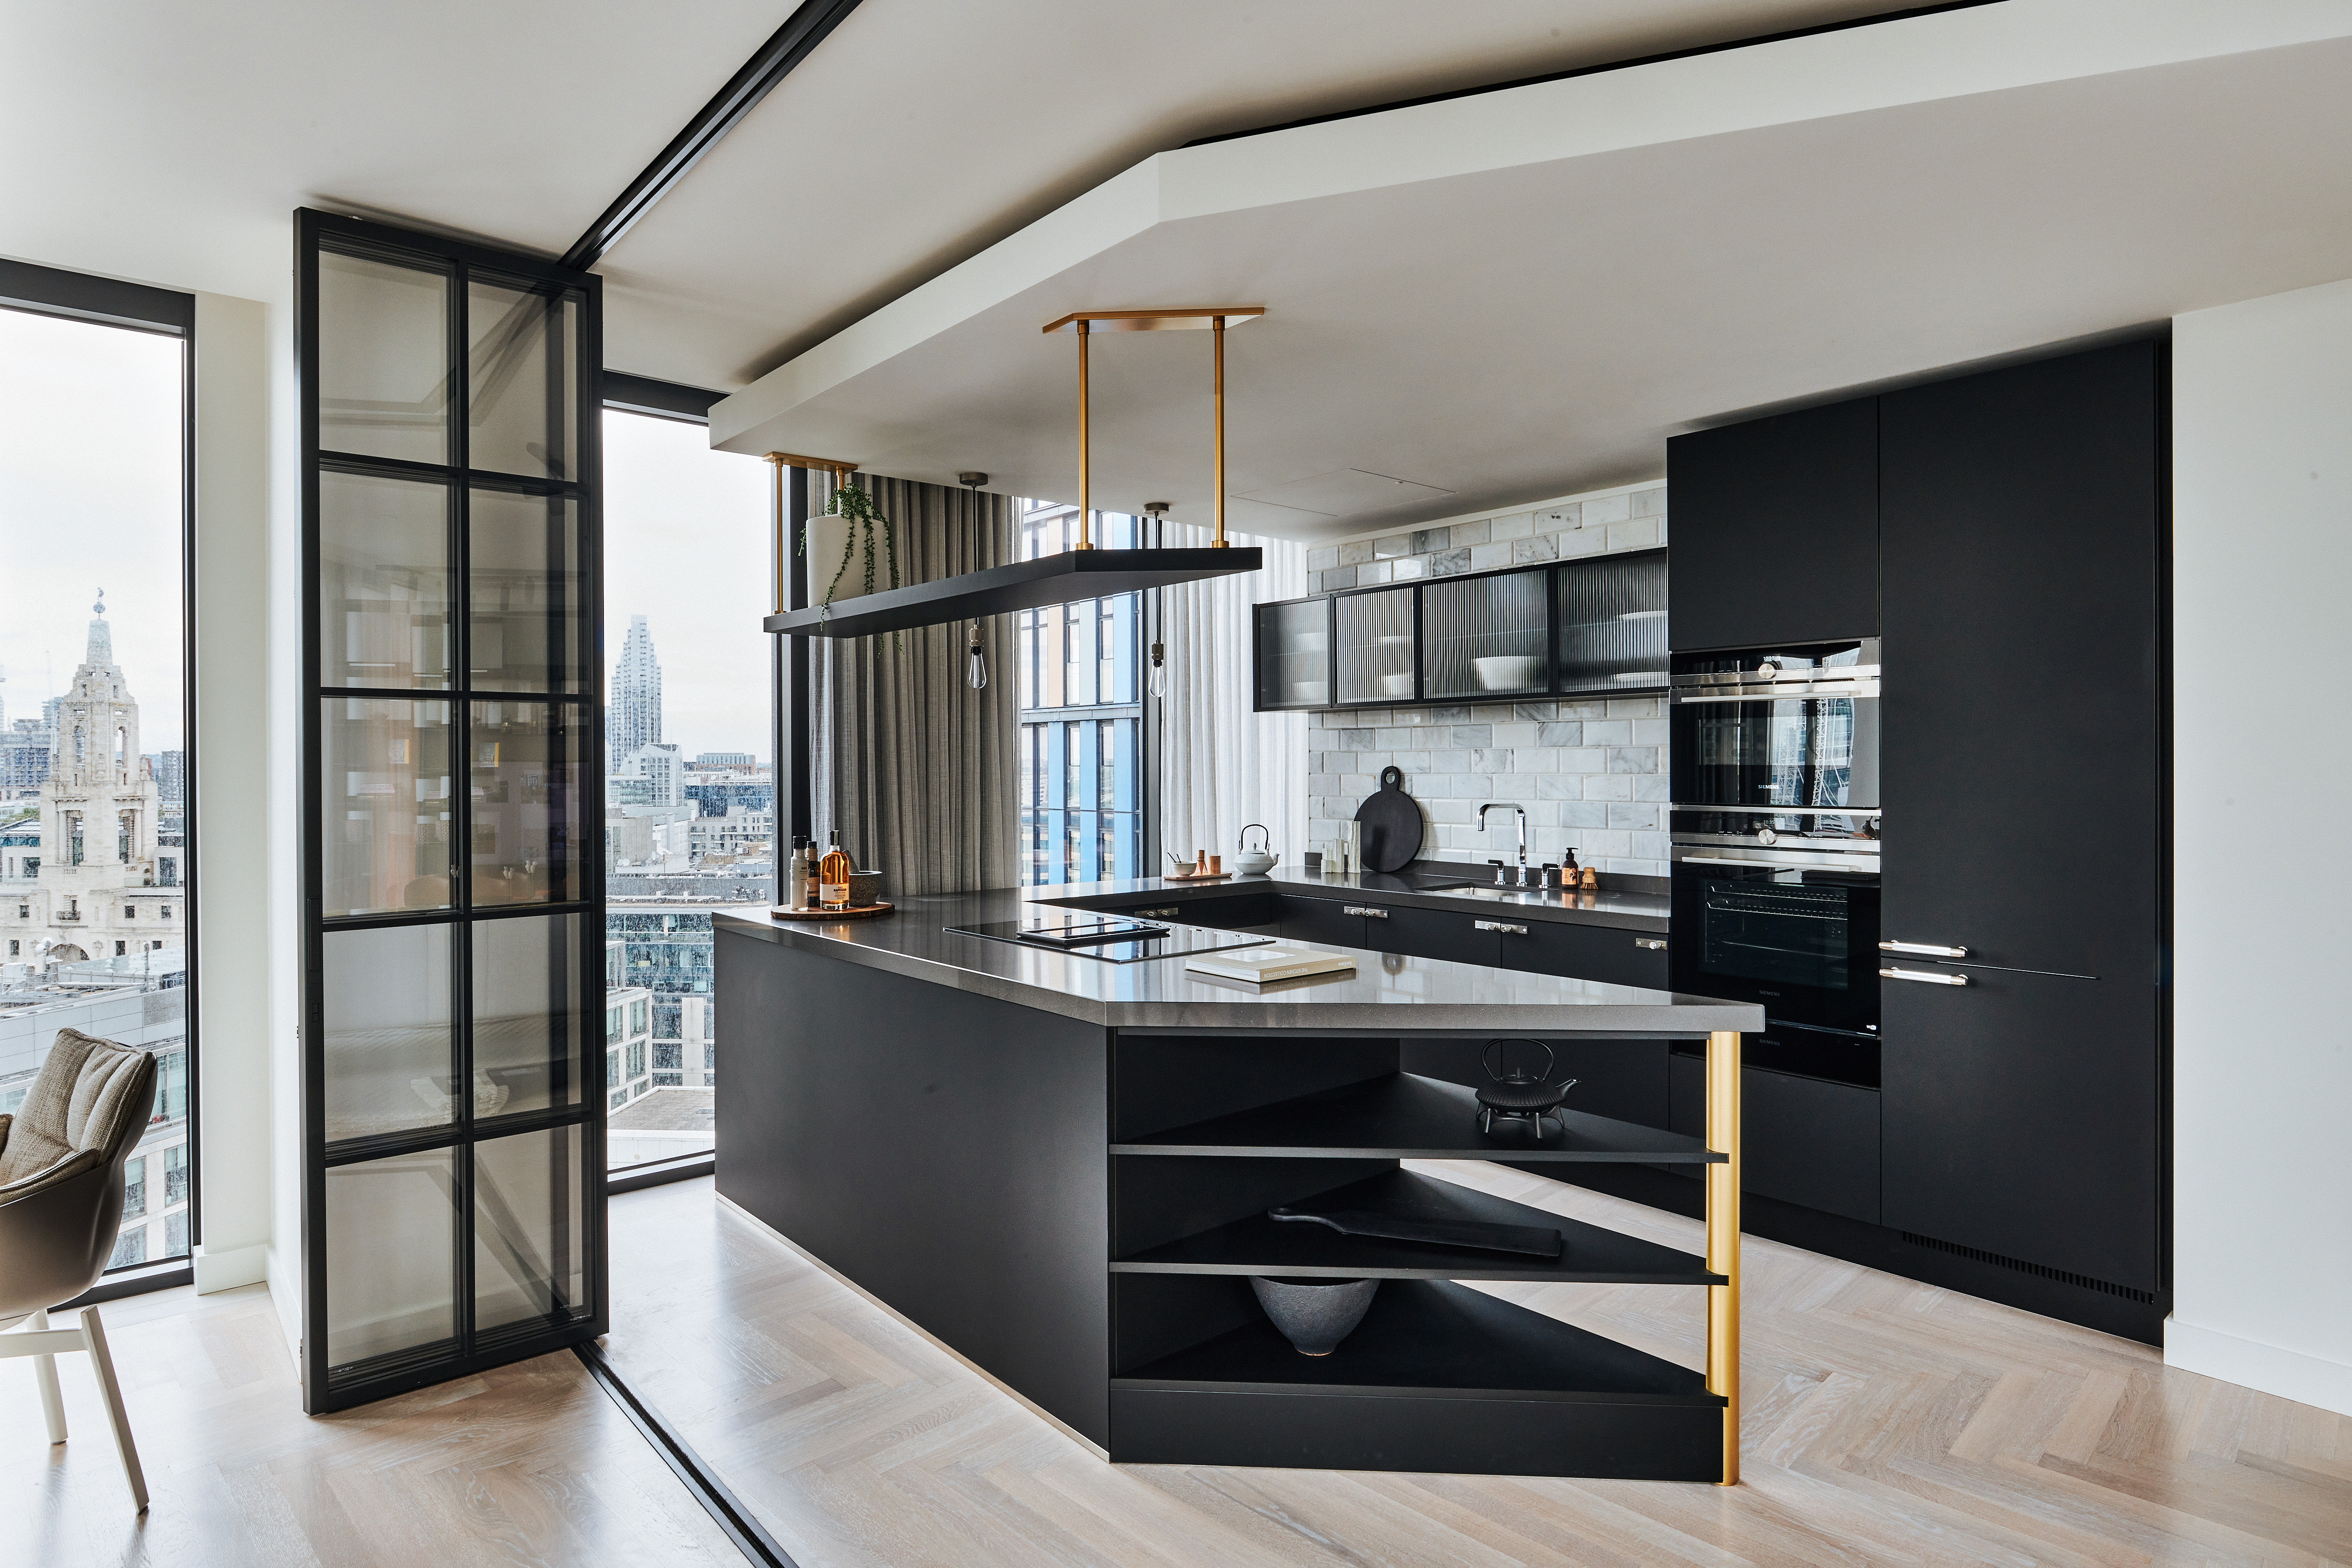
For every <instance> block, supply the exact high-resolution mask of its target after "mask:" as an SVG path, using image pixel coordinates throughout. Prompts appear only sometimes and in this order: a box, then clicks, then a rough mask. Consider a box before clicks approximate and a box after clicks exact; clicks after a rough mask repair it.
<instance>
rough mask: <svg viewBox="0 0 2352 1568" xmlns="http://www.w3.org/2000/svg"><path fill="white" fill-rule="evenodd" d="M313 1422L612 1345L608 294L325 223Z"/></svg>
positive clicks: (311, 1118)
mask: <svg viewBox="0 0 2352 1568" xmlns="http://www.w3.org/2000/svg"><path fill="white" fill-rule="evenodd" d="M296 226H297V255H296V266H297V280H298V284H297V318H296V319H297V327H296V331H297V342H296V355H297V361H298V364H299V374H300V407H301V418H302V442H303V481H304V483H303V548H304V558H305V559H304V570H305V577H306V581H305V586H304V604H303V610H304V616H305V621H306V630H307V639H306V640H307V647H306V649H305V653H304V661H303V679H304V692H305V712H304V721H305V725H306V733H305V735H304V740H303V759H304V768H303V772H304V779H303V782H304V809H303V823H302V829H303V832H302V843H303V854H304V869H303V894H304V902H305V909H304V921H303V937H304V950H303V974H304V988H303V998H302V1009H303V1012H302V1016H303V1030H302V1046H303V1051H302V1057H303V1085H302V1091H303V1159H304V1171H303V1195H304V1216H303V1228H304V1246H305V1258H304V1274H303V1279H304V1288H305V1300H304V1303H303V1320H304V1355H303V1369H302V1370H303V1393H304V1403H305V1407H306V1408H308V1409H309V1410H310V1411H311V1412H313V1413H314V1414H315V1413H320V1412H324V1411H329V1410H336V1409H341V1408H343V1407H345V1406H352V1405H356V1404H360V1403H362V1402H364V1401H367V1400H372V1399H378V1398H382V1397H383V1396H386V1395H388V1394H393V1393H396V1392H398V1391H400V1390H402V1389H404V1388H413V1387H416V1386H419V1385H425V1384H428V1383H435V1382H439V1381H441V1380H443V1379H446V1378H449V1377H454V1376H459V1375H465V1374H467V1373H469V1372H472V1371H475V1370H478V1369H479V1368H482V1367H485V1366H489V1365H493V1364H499V1363H501V1362H507V1361H513V1360H518V1359H520V1358H522V1357H525V1356H531V1355H537V1354H542V1353H544V1352H546V1351H548V1350H551V1349H554V1348H557V1347H559V1346H562V1345H566V1344H570V1343H575V1342H577V1341H579V1340H582V1339H585V1338H588V1337H591V1336H593V1335H595V1334H598V1333H603V1332H604V1324H605V1317H606V1304H605V1268H604V1094H603V1093H602V1092H600V1091H601V1080H600V1076H599V1075H598V1074H597V1073H596V1072H595V1071H594V1064H595V1063H597V1062H598V1061H600V1060H601V1057H602V1054H603V1040H602V1039H601V1037H600V1035H599V1033H598V1030H597V1025H598V1022H599V1020H601V1019H602V1018H603V1015H604V990H605V973H604V969H605V966H604V951H603V948H604V942H603V934H604V880H603V864H604V857H603V853H602V849H601V844H602V838H603V831H602V823H603V819H604V803H603V766H602V761H601V758H602V757H603V754H604V747H603V743H602V738H601V719H600V701H601V693H600V671H601V664H602V659H601V655H600V653H599V651H598V648H597V634H596V631H595V628H596V627H597V626H598V625H599V624H600V623H601V620H600V617H601V609H602V607H601V605H600V604H599V603H598V601H597V594H598V571H597V559H596V558H597V552H598V533H599V510H598V505H597V495H598V478H599V466H600V465H599V458H598V450H597V444H596V441H597V430H598V426H597V423H596V420H597V413H598V403H597V398H596V395H595V387H594V384H593V376H594V374H595V368H596V366H597V364H598V362H599V359H600V344H599V341H598V315H597V312H598V304H599V295H598V280H597V279H596V278H595V277H593V276H591V275H589V274H586V273H580V272H572V271H570V270H568V269H564V268H561V267H551V266H549V265H547V264H546V263H543V262H541V261H538V260H535V259H533V258H530V257H527V256H518V255H512V254H508V253H504V252H499V251H494V250H487V249H484V248H481V247H478V246H466V245H461V244H457V243H453V242H449V241H446V240H442V239H439V238H436V237H433V236H428V235H419V234H415V233H411V232H407V231H404V230H400V229H395V228H391V227H389V226H387V225H379V224H373V223H367V222H363V221H362V220H358V219H350V218H340V217H335V216H332V215H330V214H321V213H315V212H310V211H307V210H306V211H303V212H300V213H299V214H296Z"/></svg>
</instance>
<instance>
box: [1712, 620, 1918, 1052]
mask: <svg viewBox="0 0 2352 1568" xmlns="http://www.w3.org/2000/svg"><path fill="white" fill-rule="evenodd" d="M1671 679H1672V682H1673V686H1672V691H1671V695H1670V696H1669V699H1668V700H1669V702H1670V703H1671V705H1672V706H1671V709H1670V713H1671V720H1672V723H1671V729H1672V739H1673V743H1674V744H1673V750H1672V755H1671V764H1670V766H1671V768H1672V789H1673V804H1672V806H1671V809H1670V812H1669V818H1668V822H1667V827H1668V832H1669V836H1670V839H1671V843H1672V853H1673V856H1674V862H1673V871H1674V904H1673V913H1672V915H1671V916H1670V921H1671V925H1672V932H1671V936H1670V944H1671V945H1670V950H1669V956H1670V958H1671V961H1672V962H1671V971H1672V975H1673V984H1674V988H1675V989H1676V990H1678V991H1693V992H1697V993H1698V994H1700V995H1703V996H1713V997H1727V998H1734V999H1736V1000H1739V1001H1750V1002H1756V1003H1758V1004H1759V1005H1761V1006H1762V1007H1763V1009H1764V1011H1765V1014H1766V1016H1767V1017H1768V1018H1769V1019H1771V1020H1772V1022H1773V1023H1774V1025H1775V1026H1779V1025H1784V1024H1788V1025H1796V1026H1799V1027H1801V1028H1805V1029H1812V1030H1837V1031H1840V1032H1843V1033H1848V1034H1853V1035H1860V1036H1864V1037H1869V1036H1874V1035H1875V1034H1876V1033H1877V1031H1878V966H1879V953H1878V888H1879V883H1878V856H1879V845H1880V840H1881V831H1882V823H1883V815H1882V812H1881V810H1880V806H1879V796H1878V704H1879V684H1878V683H1879V663H1878V642H1877V639H1875V638H1853V639H1849V640H1846V641H1843V642H1832V643H1804V644H1798V645H1792V646H1781V647H1772V648H1751V649H1745V650H1740V651H1737V652H1731V653H1678V654H1675V656H1674V661H1673V665H1672V673H1671Z"/></svg>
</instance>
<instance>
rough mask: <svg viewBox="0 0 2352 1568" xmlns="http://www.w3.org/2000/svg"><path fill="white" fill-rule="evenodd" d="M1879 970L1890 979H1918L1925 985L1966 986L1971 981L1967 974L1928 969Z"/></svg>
mask: <svg viewBox="0 0 2352 1568" xmlns="http://www.w3.org/2000/svg"><path fill="white" fill-rule="evenodd" d="M1878 972H1879V973H1880V974H1881V975H1883V976H1885V977H1886V978H1887V979H1890V980H1916V981H1918V982H1919V983H1920V984H1921V985H1923V986H1965V985H1967V984H1968V983H1969V977H1967V976H1966V975H1946V974H1940V973H1937V972H1934V971H1931V970H1927V969H1881V970H1879V971H1878Z"/></svg>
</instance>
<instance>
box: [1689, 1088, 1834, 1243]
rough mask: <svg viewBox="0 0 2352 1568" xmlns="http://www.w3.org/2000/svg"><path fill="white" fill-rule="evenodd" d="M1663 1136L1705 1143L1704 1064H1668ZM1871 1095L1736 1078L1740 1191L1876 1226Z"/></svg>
mask: <svg viewBox="0 0 2352 1568" xmlns="http://www.w3.org/2000/svg"><path fill="white" fill-rule="evenodd" d="M1668 1072H1669V1074H1670V1076H1671V1078H1672V1081H1673V1089H1674V1106H1673V1109H1674V1116H1673V1125H1672V1127H1671V1128H1670V1130H1671V1131H1673V1132H1676V1133H1687V1134H1690V1135H1691V1136H1693V1137H1704V1136H1706V1063H1705V1062H1704V1061H1701V1060H1699V1059H1698V1058H1696V1057H1690V1056H1681V1055H1677V1056H1675V1058H1674V1059H1673V1060H1672V1061H1671V1062H1670V1063H1669V1066H1668ZM1878 1103H1879V1101H1878V1092H1877V1091H1876V1090H1874V1089H1856V1088H1854V1087H1853V1085H1851V1084H1846V1083H1828V1082H1822V1080H1820V1079H1818V1078H1799V1077H1797V1076H1795V1075H1794V1074H1791V1073H1787V1072H1771V1071H1766V1070H1765V1069H1763V1068H1760V1067H1746V1068H1742V1069H1741V1070H1740V1077H1739V1122H1740V1125H1739V1130H1740V1134H1741V1137H1742V1151H1741V1152H1742V1157H1743V1159H1744V1162H1745V1166H1744V1169H1743V1172H1742V1179H1741V1181H1740V1186H1741V1187H1742V1188H1743V1189H1744V1190H1746V1191H1748V1192H1752V1193H1755V1194H1757V1195H1758V1196H1759V1197H1777V1198H1779V1199H1780V1200H1781V1201H1782V1202H1784V1203H1798V1204H1802V1205H1804V1206H1805V1207H1807V1208H1818V1209H1821V1210H1822V1211H1823V1212H1824V1213H1828V1214H1842V1215H1843V1216H1844V1217H1845V1218H1848V1219H1859V1220H1862V1221H1864V1222H1865V1223H1867V1224H1871V1225H1876V1224H1877V1223H1879V1218H1878V1216H1879V1207H1878Z"/></svg>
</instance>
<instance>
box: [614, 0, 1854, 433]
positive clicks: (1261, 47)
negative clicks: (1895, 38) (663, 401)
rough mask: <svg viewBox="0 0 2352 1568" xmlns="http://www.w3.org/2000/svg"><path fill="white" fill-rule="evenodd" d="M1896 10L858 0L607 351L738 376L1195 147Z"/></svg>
mask: <svg viewBox="0 0 2352 1568" xmlns="http://www.w3.org/2000/svg"><path fill="white" fill-rule="evenodd" d="M1892 8H1894V7H1893V5H1890V4H1889V0H1476V3H1475V4H1454V5H1431V4H1429V3H1428V0H1184V4H1181V5H1165V4H1162V5H1145V4H1139V3H1137V0H1124V3H1119V4H1105V3H1104V0H987V3H985V4H975V3H974V0H864V4H862V5H859V6H858V7H857V9H856V10H855V11H853V12H851V13H850V15H849V16H848V17H847V18H846V19H845V20H844V21H843V22H842V23H841V25H840V26H838V27H837V28H835V30H834V32H833V33H832V34H831V36H829V37H827V38H826V39H825V40H824V42H823V43H822V44H820V45H818V46H817V47H816V48H815V49H814V51H812V52H811V54H810V55H809V57H808V58H807V59H806V60H804V61H803V63H802V64H801V65H800V67H799V68H797V69H795V70H794V71H793V74H792V75H791V76H789V77H787V78H785V79H784V81H783V83H782V85H781V86H779V87H778V88H777V89H776V90H775V91H774V92H772V93H771V94H770V95H769V97H768V98H767V99H765V100H764V101H763V102H762V103H761V105H760V107H759V108H757V109H755V110H752V112H751V114H750V115H749V116H748V117H747V118H746V119H745V120H744V121H743V123H742V124H741V125H740V126H738V127H737V128H736V129H735V131H733V132H732V133H731V134H730V135H729V137H728V138H727V140H726V141H722V142H721V143H719V146H718V148H717V149H716V150H715V151H713V152H711V153H710V154H709V156H708V157H707V158H705V159H704V160H703V161H702V162H701V163H700V164H698V165H697V166H696V168H695V170H694V172H693V173H692V174H691V175H690V176H688V179H687V180H686V181H685V182H684V183H682V184H681V185H680V186H679V187H678V188H677V190H675V191H673V192H672V193H670V194H669V195H668V196H667V197H666V198H664V199H663V201H662V204H660V206H658V207H657V208H656V209H655V211H654V213H653V214H652V215H651V216H650V217H648V218H647V219H646V221H645V222H644V223H642V224H640V225H638V226H637V227H636V228H635V229H633V230H632V231H630V233H629V234H628V235H625V236H624V237H623V239H622V240H621V242H620V244H619V245H618V246H615V247H614V250H613V251H612V252H611V254H610V255H609V256H607V257H606V259H605V262H604V265H603V266H602V267H599V268H598V270H599V271H601V272H602V273H603V274H604V277H605V280H606V282H605V301H606V305H605V329H604V332H605V361H606V363H608V364H610V365H612V366H613V367H614V368H615V369H618V370H628V371H636V372H638V373H639V374H644V375H654V376H661V377H664V378H666V379H668V380H672V381H680V382H687V383H688V384H691V385H696V386H707V387H712V388H717V389H719V390H722V391H730V392H731V391H733V390H734V389H736V388H738V387H740V386H742V385H744V384H745V383H746V382H749V381H751V379H752V378H754V377H755V376H757V375H759V374H761V372H763V371H767V370H769V369H770V368H772V367H773V366H775V365H778V364H781V363H782V362H783V361H785V360H787V359H789V358H791V357H792V356H793V355H794V354H796V353H798V352H800V351H801V350H803V349H805V348H807V347H808V346H809V345H810V344H812V343H814V342H815V341H817V340H820V339H822V338H823V337H824V336H825V335H826V334H828V333H830V332H832V331H834V330H835V329H838V328H840V327H842V326H845V325H846V324H847V323H849V322H850V321H852V320H855V319H857V318H858V317H860V316H863V315H865V314H866V312H868V311H870V310H872V309H874V308H876V307H877V306H879V305H882V304H884V303H886V302H887V301H888V300H890V299H893V298H897V297H898V296H899V295H900V294H903V293H904V292H906V291H907V290H908V288H911V287H914V286H915V285H917V284H919V283H921V282H923V281H925V280H926V279H928V278H930V277H935V276H937V275H938V274H939V273H940V272H943V271H945V270H946V269H947V268H949V267H952V266H954V265H955V264H956V263H958V262H960V261H962V260H963V259H965V258H966V257H967V256H972V255H974V254H976V253H978V252H979V251H981V250H982V249H983V248H985V247H986V246H989V245H991V244H992V243H993V242H995V241H997V240H999V239H1001V238H1003V236H1004V235H1008V234H1011V233H1013V231H1015V230H1016V229H1018V228H1020V227H1021V226H1022V225H1024V224H1026V223H1028V222H1030V221H1031V220H1033V219H1034V218H1036V217H1038V216H1040V215H1041V214H1045V213H1046V212H1049V211H1051V210H1052V209H1053V208H1055V207H1056V206H1058V205H1060V204H1062V203H1064V202H1066V201H1067V200H1068V199H1069V198H1071V197H1072V196H1075V195H1076V194H1077V193H1080V192H1082V191H1084V190H1086V189H1087V188H1088V187H1089V186H1092V185H1094V184H1096V183H1099V182H1100V181H1102V180H1104V179H1106V178H1108V176H1110V175H1112V174H1114V173H1116V172H1118V171H1119V170H1121V169H1123V168H1126V167H1127V166H1129V164H1132V163H1134V162H1137V161H1139V160H1140V159H1142V158H1145V157H1147V156H1149V155H1150V154H1151V153H1154V152H1160V151H1163V150H1165V149H1168V148H1171V147H1176V146H1181V144H1182V143H1184V142H1185V141H1190V140H1192V139H1193V138H1195V137H1200V136H1205V135H1213V134H1220V133H1223V132H1226V131H1241V130H1255V129H1257V128H1259V127H1262V126H1265V125H1270V124H1278V123H1282V122H1286V121H1288V120H1295V119H1299V118H1303V117H1306V116H1308V115H1314V114H1322V113H1328V112H1333V111H1337V110H1346V109H1353V108H1360V107H1363V106H1365V105H1368V104H1375V103H1391V102H1394V101H1396V100H1397V99H1403V98H1410V97H1414V96H1418V95H1421V94H1425V93H1431V92H1442V91H1449V90H1452V89H1457V88H1464V87H1473V86H1482V85H1485V84H1487V83H1490V82H1495V81H1501V80H1510V79H1516V78H1521V77H1527V76H1534V75H1538V74H1541V73H1544V72H1548V71H1555V70H1562V69H1567V68H1572V67H1576V66H1582V65H1591V64H1594V63H1598V62H1602V61H1608V60H1618V59H1624V58H1628V57H1634V56H1640V55H1647V54H1653V53H1658V52H1663V51H1665V50H1669V49H1675V48H1685V47H1693V46H1696V45H1700V44H1706V43H1713V42H1719V41H1722V40H1725V39H1728V38H1743V37H1759V36H1761V35H1764V34H1768V33H1773V32H1778V31H1782V30H1785V29H1789V28H1792V27H1798V26H1811V25H1814V24H1817V23H1822V22H1828V21H1837V20H1843V19H1846V18H1849V17H1853V16H1866V15H1870V14H1873V13H1876V12H1883V11H1886V10H1889V9H1892ZM781 9H782V6H781V5H780V11H781ZM615 190H616V191H617V187H615ZM594 215H595V214H594V212H593V210H591V211H590V212H588V213H586V214H583V216H582V218H581V219H580V221H579V223H578V224H577V225H574V226H575V228H579V227H584V226H586V224H587V221H588V219H589V218H591V217H593V216H594Z"/></svg>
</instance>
